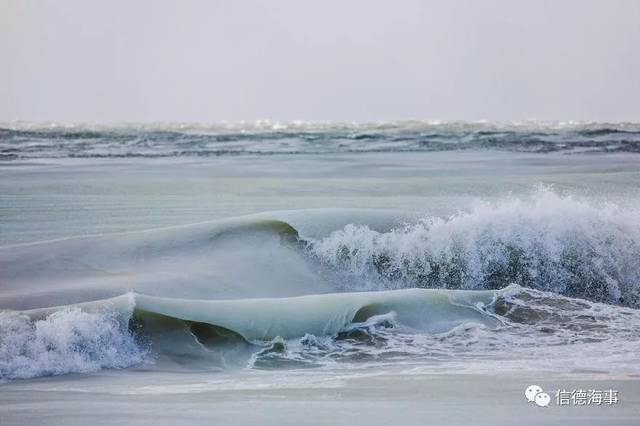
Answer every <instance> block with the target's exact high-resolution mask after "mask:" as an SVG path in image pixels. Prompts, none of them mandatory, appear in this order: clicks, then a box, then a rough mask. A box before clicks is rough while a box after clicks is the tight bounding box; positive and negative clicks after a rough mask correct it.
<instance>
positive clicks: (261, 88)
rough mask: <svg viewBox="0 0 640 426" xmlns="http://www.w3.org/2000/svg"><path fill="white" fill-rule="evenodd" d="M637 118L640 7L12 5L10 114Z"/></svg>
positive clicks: (2, 114)
mask: <svg viewBox="0 0 640 426" xmlns="http://www.w3.org/2000/svg"><path fill="white" fill-rule="evenodd" d="M409 118H417V119H443V120H452V119H465V120H476V119H488V120H521V119H557V120H571V119H573V120H600V121H605V120H609V121H621V120H627V121H639V120H640V1H637V0H619V1H614V0H601V1H589V0H555V1H544V0H537V1H527V0H522V1H517V0H504V1H501V0H484V1H451V0H448V1H428V0H423V1H418V0H399V1H391V0H388V1H371V0H369V1H364V0H362V1H359V0H356V1H347V0H323V1H315V2H311V1H300V0H271V1H257V0H246V1H245V0H240V1H238V0H236V1H231V0H229V1H215V0H213V1H204V0H203V1H196V0H188V1H184V0H183V1H152V0H144V1H143V0H137V1H130V0H108V1H86V0H0V120H2V121H7V120H16V119H21V120H55V121H67V122H68V121H97V122H111V121H155V120H158V121H204V122H212V121H220V120H242V119H246V120H255V119H274V120H296V119H300V120H347V121H351V120H354V121H372V120H385V119H409Z"/></svg>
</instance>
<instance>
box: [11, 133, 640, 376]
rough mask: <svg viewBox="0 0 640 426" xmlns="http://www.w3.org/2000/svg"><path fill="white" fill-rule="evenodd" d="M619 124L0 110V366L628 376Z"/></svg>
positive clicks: (628, 139)
mask: <svg viewBox="0 0 640 426" xmlns="http://www.w3.org/2000/svg"><path fill="white" fill-rule="evenodd" d="M5 127H7V126H5ZM639 143H640V127H639V126H637V125H635V124H616V125H610V124H606V125H598V124H558V123H556V124H544V123H542V124H541V123H528V124H510V125H496V124H488V123H472V124H465V123H441V124H437V123H390V124H389V123H388V124H376V125H336V124H305V123H298V124H296V123H294V124H287V125H282V124H274V123H251V124H234V125H228V126H224V125H218V126H178V125H171V126H160V125H154V126H140V125H139V126H118V127H104V128H97V127H89V126H75V127H69V126H66V127H65V126H62V127H60V126H57V127H54V126H42V125H26V124H19V125H13V128H11V129H5V130H3V131H2V132H0V150H1V151H2V155H3V156H4V158H3V159H4V162H3V163H2V164H0V174H1V175H2V181H1V182H0V202H1V203H2V205H0V226H1V228H0V229H1V230H2V235H1V237H2V240H1V241H2V242H3V245H2V246H0V309H2V311H0V378H2V379H8V380H15V379H24V378H33V377H40V376H50V375H60V374H66V373H72V372H79V373H92V372H96V371H99V370H101V369H112V368H117V369H122V368H129V369H130V370H131V374H135V370H145V371H180V372H185V373H187V372H189V373H196V374H204V373H207V374H216V372H221V371H226V372H230V371H231V372H233V371H239V370H242V371H275V372H280V371H284V370H291V369H296V370H301V371H304V370H309V371H311V370H312V371H316V372H318V371H320V372H326V374H327V375H331V374H334V373H335V372H336V371H338V370H339V371H343V370H350V371H351V370H361V369H367V370H376V371H383V370H385V369H386V368H390V367H392V366H394V367H395V366H403V367H406V368H409V369H416V370H419V371H435V372H445V373H456V372H471V373H473V372H478V371H482V372H489V373H493V372H497V371H514V372H518V371H523V370H531V371H553V372H571V371H586V370H589V371H594V370H597V371H601V372H612V373H620V374H622V373H629V374H637V373H638V372H640V367H639V366H640V363H639V362H638V361H640V359H639V358H638V354H640V350H639V349H640V313H639V312H640V311H638V308H639V307H640V260H638V259H640V203H639V202H638V201H639V200H640V194H639V191H640V156H638V155H637V154H636V153H635V151H637V147H638V144H639ZM434 151H438V152H434ZM585 151H587V152H585ZM293 153H295V154H297V155H296V156H291V155H289V154H293ZM569 153H570V154H571V155H566V154H569ZM227 154H233V155H227ZM261 154H273V155H269V156H265V155H261ZM319 154H321V155H319ZM176 156H186V157H193V158H192V159H187V160H188V161H184V159H175V158H173V157H176ZM209 156H210V157H209ZM121 157H130V158H127V159H123V158H121ZM146 157H151V158H146ZM155 157H164V158H162V159H159V158H155ZM202 157H206V158H202ZM22 160H30V161H22ZM31 160H37V161H31ZM310 207H314V208H310ZM353 207H359V208H357V209H354V208H353ZM256 212H260V213H256ZM243 213H254V214H251V215H245V214H243ZM194 222H198V223H196V224H193V223H194ZM139 229H145V230H142V231H141V230H139ZM89 234H97V235H89ZM44 240H47V241H44Z"/></svg>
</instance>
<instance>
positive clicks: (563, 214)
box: [308, 187, 640, 307]
mask: <svg viewBox="0 0 640 426" xmlns="http://www.w3.org/2000/svg"><path fill="white" fill-rule="evenodd" d="M308 250H309V251H310V252H311V254H312V255H313V256H314V257H316V258H317V259H319V260H320V261H321V262H322V263H323V264H325V265H328V266H329V267H330V268H331V269H333V270H334V271H337V272H338V273H339V274H342V276H343V279H342V281H343V283H348V284H344V285H346V286H348V287H350V290H354V289H358V288H361V289H362V288H381V287H382V288H402V287H426V288H461V289H498V288H503V287H505V286H507V285H509V284H512V283H516V284H518V285H520V286H523V287H529V288H535V289H541V290H545V291H552V292H554V293H560V294H563V295H568V296H572V297H580V298H585V299H589V300H594V301H602V302H609V303H618V304H623V305H627V306H634V307H638V306H640V291H639V289H638V283H639V282H640V211H639V210H637V209H629V208H627V209H624V208H621V207H619V206H616V205H612V204H606V205H595V204H593V203H589V202H587V201H584V200H580V199H577V198H574V197H571V196H560V195H558V194H557V193H555V192H553V191H552V190H551V189H550V188H546V187H542V188H539V189H538V190H537V191H536V192H535V193H534V194H533V195H532V196H531V197H529V198H526V199H519V198H513V199H509V200H506V201H502V202H500V203H497V204H495V203H494V204H491V203H481V204H478V205H477V206H476V207H475V208H474V209H473V210H472V211H470V212H464V213H462V212H461V213H458V214H456V215H453V216H451V217H449V218H445V219H443V218H437V217H431V218H426V219H423V220H421V221H420V222H418V223H416V224H414V225H409V226H405V227H403V228H399V229H395V230H393V231H391V232H384V233H381V232H377V231H374V230H371V229H370V228H369V227H367V226H361V225H348V226H346V227H345V228H344V229H342V230H339V231H336V232H334V233H332V234H331V235H330V236H328V237H326V238H323V239H320V240H316V241H313V242H311V244H310V245H309V248H308ZM344 274H346V275H347V277H346V278H345V277H344Z"/></svg>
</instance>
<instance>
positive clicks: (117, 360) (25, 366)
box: [0, 307, 148, 380]
mask: <svg viewBox="0 0 640 426" xmlns="http://www.w3.org/2000/svg"><path fill="white" fill-rule="evenodd" d="M147 352H148V351H147V350H146V349H145V347H144V345H140V344H138V343H137V342H136V341H135V338H134V336H133V334H132V333H130V332H129V330H128V328H127V323H126V321H125V322H123V321H122V320H121V319H120V318H118V316H117V315H115V314H113V313H90V312H83V311H82V310H80V309H79V308H73V307H72V308H66V309H62V310H60V311H57V312H53V313H51V314H50V315H48V316H46V317H44V318H42V319H38V320H33V319H32V318H30V317H29V316H28V315H26V314H24V313H19V312H9V311H5V312H0V380H2V379H28V378H33V377H40V376H52V375H60V374H68V373H91V372H95V371H98V370H101V369H103V368H126V367H130V366H132V365H136V364H139V363H141V362H143V361H144V360H145V357H146V356H147Z"/></svg>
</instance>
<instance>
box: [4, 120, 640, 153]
mask: <svg viewBox="0 0 640 426" xmlns="http://www.w3.org/2000/svg"><path fill="white" fill-rule="evenodd" d="M477 149H489V150H503V151H517V152H532V153H550V152H581V151H587V152H601V153H602V152H635V153H637V152H640V124H637V123H616V124H612V123H552V122H523V123H486V122H470V123H466V122H421V121H401V122H382V123H362V124H357V123H306V122H291V123H278V122H269V121H258V122H240V123H221V124H213V125H204V124H170V123H169V124H121V125H114V126H98V125H87V124H78V125H64V124H56V123H45V124H42V123H5V124H0V161H12V160H28V159H55V158H163V157H208V156H228V155H275V154H280V155H293V154H330V153H358V152H421V151H455V150H477Z"/></svg>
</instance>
